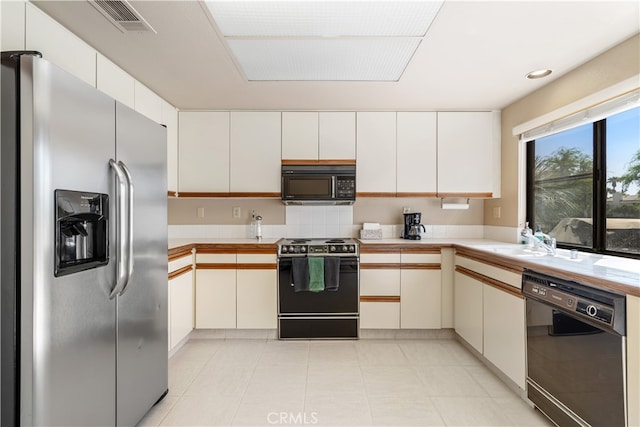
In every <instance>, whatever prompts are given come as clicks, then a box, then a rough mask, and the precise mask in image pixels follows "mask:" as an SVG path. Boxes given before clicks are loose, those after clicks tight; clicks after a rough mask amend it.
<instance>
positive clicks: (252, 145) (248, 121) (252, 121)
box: [230, 112, 282, 194]
mask: <svg viewBox="0 0 640 427" xmlns="http://www.w3.org/2000/svg"><path fill="white" fill-rule="evenodd" d="M280 121H281V113H279V112H232V113H231V148H230V156H231V162H230V163H231V165H230V167H231V172H230V175H231V181H230V190H231V192H232V193H235V192H238V193H272V194H274V193H280V177H281V167H280V166H281V161H282V159H281V149H280V146H281V143H280V141H281V124H280Z"/></svg>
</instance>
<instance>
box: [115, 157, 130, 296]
mask: <svg viewBox="0 0 640 427" xmlns="http://www.w3.org/2000/svg"><path fill="white" fill-rule="evenodd" d="M118 166H120V168H122V171H123V172H124V176H125V177H126V179H127V237H126V238H127V255H126V258H127V260H126V268H127V280H126V281H125V282H124V285H123V287H122V290H121V291H120V292H119V293H118V295H122V294H124V292H125V291H126V290H127V287H128V286H129V281H130V280H131V275H133V178H132V177H131V172H130V171H129V168H128V167H127V165H125V164H124V162H122V161H119V162H118Z"/></svg>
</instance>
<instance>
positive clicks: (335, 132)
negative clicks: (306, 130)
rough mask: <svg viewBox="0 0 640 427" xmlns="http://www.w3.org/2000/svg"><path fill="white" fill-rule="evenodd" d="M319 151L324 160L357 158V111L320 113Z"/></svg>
mask: <svg viewBox="0 0 640 427" xmlns="http://www.w3.org/2000/svg"><path fill="white" fill-rule="evenodd" d="M318 120H319V125H318V134H319V144H318V148H319V152H320V159H323V160H335V159H342V160H350V159H353V160H355V158H356V113H354V112H329V111H327V112H320V113H319V118H318Z"/></svg>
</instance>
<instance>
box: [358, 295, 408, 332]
mask: <svg viewBox="0 0 640 427" xmlns="http://www.w3.org/2000/svg"><path fill="white" fill-rule="evenodd" d="M360 328H361V329H398V328H400V302H399V301H362V302H360Z"/></svg>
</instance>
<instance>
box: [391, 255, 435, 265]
mask: <svg viewBox="0 0 640 427" xmlns="http://www.w3.org/2000/svg"><path fill="white" fill-rule="evenodd" d="M400 262H401V263H403V264H440V254H439V253H437V254H405V253H402V254H400Z"/></svg>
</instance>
